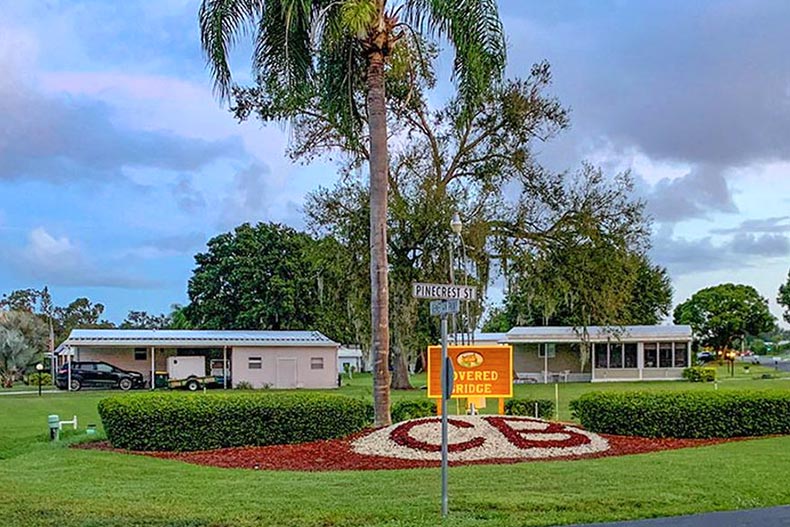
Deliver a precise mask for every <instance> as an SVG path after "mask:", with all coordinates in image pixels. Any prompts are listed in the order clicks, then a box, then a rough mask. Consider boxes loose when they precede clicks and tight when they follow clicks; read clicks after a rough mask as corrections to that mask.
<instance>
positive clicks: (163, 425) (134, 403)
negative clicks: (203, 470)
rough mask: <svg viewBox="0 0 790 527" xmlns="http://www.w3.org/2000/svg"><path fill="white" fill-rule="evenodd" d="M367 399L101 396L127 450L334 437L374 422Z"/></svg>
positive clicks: (114, 439) (109, 426) (113, 438)
mask: <svg viewBox="0 0 790 527" xmlns="http://www.w3.org/2000/svg"><path fill="white" fill-rule="evenodd" d="M369 406H370V405H369V404H367V403H365V402H364V401H360V400H357V399H352V398H350V397H345V396H342V395H336V394H316V393H271V392H270V393H265V392H264V393H261V392H245V391H234V392H226V393H207V394H204V393H196V394H194V393H193V394H190V393H178V392H165V393H145V394H131V395H124V396H114V397H108V398H106V399H102V400H101V401H99V415H100V416H101V420H102V423H103V424H104V430H105V432H106V434H107V438H108V439H109V440H110V443H112V445H113V446H114V447H117V448H126V449H129V450H176V451H182V450H210V449H215V448H223V447H235V446H256V445H278V444H285V443H302V442H307V441H316V440H320V439H331V438H335V437H341V436H345V435H348V434H350V433H353V432H357V431H359V430H361V429H362V428H364V427H365V426H367V425H368V424H369V422H370V419H369V415H370V413H371V412H370V409H369Z"/></svg>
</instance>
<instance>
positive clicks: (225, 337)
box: [63, 329, 339, 348]
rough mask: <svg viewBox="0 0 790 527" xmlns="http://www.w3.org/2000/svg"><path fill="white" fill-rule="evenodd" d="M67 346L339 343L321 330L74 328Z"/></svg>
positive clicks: (329, 344)
mask: <svg viewBox="0 0 790 527" xmlns="http://www.w3.org/2000/svg"><path fill="white" fill-rule="evenodd" d="M63 344H66V345H68V346H80V347H88V346H96V347H99V346H129V347H132V346H140V347H143V346H159V347H190V348H211V347H220V346H338V345H339V344H338V343H337V342H334V341H332V340H331V339H329V338H328V337H326V336H325V335H323V334H322V333H320V332H318V331H274V330H266V331H243V330H191V329H189V330H188V329H74V330H72V331H71V334H70V335H69V338H68V339H66V340H65V341H64V342H63Z"/></svg>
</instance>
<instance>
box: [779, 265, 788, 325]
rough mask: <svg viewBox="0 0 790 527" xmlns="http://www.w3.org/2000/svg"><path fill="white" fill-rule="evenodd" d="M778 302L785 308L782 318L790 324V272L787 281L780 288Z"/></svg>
mask: <svg viewBox="0 0 790 527" xmlns="http://www.w3.org/2000/svg"><path fill="white" fill-rule="evenodd" d="M776 301H777V302H778V303H779V305H780V306H782V307H783V308H784V313H783V314H782V316H783V318H784V319H785V322H787V323H790V271H788V272H787V281H786V282H785V283H784V284H782V285H780V286H779V294H778V295H777V297H776Z"/></svg>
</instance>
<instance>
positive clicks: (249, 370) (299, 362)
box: [56, 329, 339, 388]
mask: <svg viewBox="0 0 790 527" xmlns="http://www.w3.org/2000/svg"><path fill="white" fill-rule="evenodd" d="M338 347H339V344H338V343H336V342H333V341H332V340H330V339H329V338H327V337H326V336H324V335H323V334H321V333H319V332H317V331H213V330H212V331H202V330H200V331H199V330H131V329H75V330H73V331H72V332H71V334H70V335H69V338H68V339H66V340H65V341H64V342H63V344H62V345H61V346H59V347H58V350H56V353H58V354H59V359H58V360H59V362H60V363H61V364H63V363H65V362H68V360H69V357H71V359H72V360H73V361H75V362H80V361H104V362H107V363H109V364H112V365H113V366H116V367H118V368H121V369H124V370H130V371H137V372H140V373H142V374H143V375H145V377H146V379H149V381H148V382H149V385H150V386H153V385H154V374H155V372H156V371H166V369H167V359H168V357H173V356H195V355H204V356H206V360H207V361H208V357H209V356H215V358H216V359H218V362H219V364H220V368H223V366H222V364H223V363H224V364H225V366H224V368H223V369H224V370H225V371H222V370H220V371H219V372H208V365H207V373H213V374H221V373H229V374H230V375H229V379H230V383H229V385H228V387H232V386H235V385H237V384H238V383H240V382H245V383H249V384H251V385H252V386H253V387H255V388H262V387H270V388H334V387H336V386H337V373H338V370H337V350H338ZM223 358H224V361H223ZM223 377H228V375H223Z"/></svg>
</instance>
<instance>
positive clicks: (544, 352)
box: [538, 342, 557, 359]
mask: <svg viewBox="0 0 790 527" xmlns="http://www.w3.org/2000/svg"><path fill="white" fill-rule="evenodd" d="M556 356H557V345H556V344H554V343H553V342H548V343H544V344H538V357H540V358H541V359H544V358H549V359H553V358H554V357H556Z"/></svg>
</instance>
